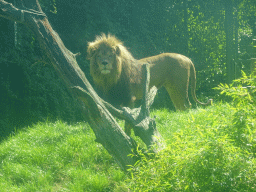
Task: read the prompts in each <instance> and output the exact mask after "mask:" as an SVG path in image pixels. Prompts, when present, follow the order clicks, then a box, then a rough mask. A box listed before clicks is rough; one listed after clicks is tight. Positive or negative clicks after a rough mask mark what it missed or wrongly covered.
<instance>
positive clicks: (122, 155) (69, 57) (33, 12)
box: [0, 0, 164, 170]
mask: <svg viewBox="0 0 256 192" xmlns="http://www.w3.org/2000/svg"><path fill="white" fill-rule="evenodd" d="M22 2H23V4H20V7H19V8H17V7H14V6H13V5H12V4H10V3H7V2H5V1H4V0H0V16H2V17H5V18H6V19H10V20H13V21H16V22H20V23H23V24H25V25H27V26H28V27H29V28H30V29H31V30H32V32H33V33H34V34H35V37H36V39H37V40H38V41H39V44H40V46H41V49H42V51H43V53H44V55H45V60H47V62H49V63H51V64H52V65H53V66H54V68H55V70H56V71H57V72H58V74H59V76H60V77H61V78H62V79H63V80H64V81H65V83H66V85H67V86H68V87H69V88H72V89H70V91H71V92H72V93H73V94H75V96H77V97H78V98H79V99H80V100H81V101H83V102H84V103H85V105H86V110H87V113H88V119H87V120H88V122H89V125H90V126H91V128H92V129H93V131H94V133H95V135H96V141H97V142H99V143H101V144H102V145H103V147H104V148H105V149H106V150H107V151H108V152H109V153H110V154H111V155H112V156H113V157H114V158H115V160H116V161H117V163H118V164H119V165H120V167H121V168H123V169H124V170H125V169H126V168H127V165H133V164H134V163H135V162H136V161H137V160H138V158H139V157H138V156H137V155H136V154H135V155H133V156H131V155H130V154H133V153H136V148H137V147H136V143H135V142H134V140H133V139H132V138H131V137H129V136H128V135H126V134H125V132H124V131H123V130H122V129H121V127H120V126H119V125H118V124H117V122H116V120H115V119H114V117H113V116H112V115H111V114H110V112H109V111H108V110H107V108H108V109H109V110H110V111H112V112H113V114H114V115H116V116H117V117H118V118H121V119H125V120H126V121H127V122H129V123H131V124H132V125H133V126H134V131H135V133H136V134H137V135H139V136H141V138H142V140H143V141H144V142H145V143H146V144H147V146H148V147H150V148H151V149H153V148H152V146H153V145H154V146H155V145H157V146H159V147H157V148H154V149H153V151H154V152H157V151H159V150H160V149H162V148H163V146H164V145H162V142H160V140H159V138H161V136H160V134H159V133H158V132H157V130H156V127H155V122H154V120H153V119H151V118H149V107H150V106H151V104H152V103H153V100H154V96H155V93H156V88H154V89H152V90H151V94H150V97H151V99H149V98H146V99H144V100H145V101H144V103H145V105H143V106H142V108H143V109H144V110H141V109H140V108H139V109H133V110H130V109H129V108H124V109H123V110H117V109H115V108H114V107H113V106H111V105H110V104H108V103H106V102H105V101H103V100H102V99H101V98H100V97H99V96H98V95H97V93H96V92H95V91H94V89H93V88H92V86H91V85H90V83H89V82H88V80H87V78H86V77H85V75H84V73H83V72H82V71H81V69H80V67H79V66H78V64H77V62H76V54H73V53H72V52H70V51H69V50H68V49H67V48H66V47H65V46H64V44H63V42H62V40H61V39H60V37H59V35H58V34H57V33H56V32H55V31H54V30H53V29H52V27H51V25H50V23H49V21H48V18H47V16H46V15H45V14H44V13H43V12H42V9H41V7H40V5H39V3H38V0H23V1H22ZM147 70H148V69H147ZM146 75H147V79H148V80H147V81H146V82H147V83H149V78H148V75H149V74H148V73H146ZM145 86H146V87H145V91H146V93H145V95H147V89H148V85H145ZM106 107H107V108H106ZM145 110H146V112H144V111H145ZM137 112H138V113H137ZM143 130H144V131H143ZM143 134H146V135H143ZM156 136H157V137H156Z"/></svg>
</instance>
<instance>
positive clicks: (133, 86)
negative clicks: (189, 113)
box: [87, 34, 212, 110]
mask: <svg viewBox="0 0 256 192" xmlns="http://www.w3.org/2000/svg"><path fill="white" fill-rule="evenodd" d="M87 52H88V59H90V70H91V71H90V72H91V75H92V77H93V80H94V83H95V85H96V86H97V88H98V91H99V92H101V93H102V95H101V96H105V97H106V99H107V101H108V100H109V102H110V103H115V101H117V102H116V104H117V105H124V106H127V105H128V106H132V103H133V102H134V100H135V99H140V98H141V97H142V84H141V77H142V74H141V66H142V64H143V63H148V64H150V87H152V86H154V85H155V86H156V87H157V88H160V87H162V86H163V87H165V88H166V90H167V91H168V93H169V95H170V97H171V100H172V102H173V104H174V106H175V108H176V110H185V109H187V108H189V107H190V106H191V103H190V101H189V98H188V86H189V79H190V78H191V90H192V96H193V99H194V100H195V101H196V102H197V103H198V104H201V105H210V104H211V103H212V100H211V99H210V100H209V101H208V102H207V103H201V102H199V101H198V100H197V98H196V94H195V88H196V72H195V67H194V65H193V63H192V61H191V60H190V59H189V58H187V57H186V56H183V55H180V54H176V53H163V54H160V55H157V56H153V57H148V58H144V59H141V60H136V59H134V58H133V56H132V55H131V54H130V52H129V51H128V50H127V49H126V48H125V47H124V46H123V44H122V42H121V41H119V40H118V39H117V38H116V37H114V36H111V35H108V36H106V35H105V34H103V35H102V36H98V37H96V40H95V41H94V42H91V43H89V46H88V50H87ZM106 55H112V59H108V58H111V56H110V57H106ZM103 98H104V97H103Z"/></svg>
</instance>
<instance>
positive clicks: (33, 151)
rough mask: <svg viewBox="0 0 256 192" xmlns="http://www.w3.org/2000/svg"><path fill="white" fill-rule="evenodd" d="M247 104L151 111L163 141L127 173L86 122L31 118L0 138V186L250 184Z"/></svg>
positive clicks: (254, 165)
mask: <svg viewBox="0 0 256 192" xmlns="http://www.w3.org/2000/svg"><path fill="white" fill-rule="evenodd" d="M248 110H249V109H248ZM248 110H247V109H246V108H241V107H240V108H237V107H236V106H235V105H231V104H222V103H219V104H215V106H211V107H207V108H205V109H200V108H199V109H192V110H189V111H186V112H171V111H168V110H167V109H162V110H153V111H152V114H151V115H152V117H153V116H156V122H157V128H158V130H159V132H160V133H161V135H162V136H163V137H164V139H165V141H166V143H167V147H166V149H165V150H163V151H162V152H160V153H159V154H158V155H157V156H155V158H152V159H150V158H148V157H144V156H143V155H142V157H143V158H142V160H141V161H140V162H138V163H137V164H136V165H135V166H134V167H131V169H130V171H129V174H125V173H124V172H122V170H121V169H120V168H119V167H118V165H117V164H116V163H115V161H114V160H113V159H112V157H111V156H110V155H109V154H108V153H107V152H106V150H105V149H104V148H103V147H102V146H101V145H100V144H98V143H96V142H95V141H94V140H95V136H94V134H93V132H92V130H91V129H90V128H89V126H88V125H87V124H86V123H77V124H75V125H68V124H66V123H63V122H61V121H57V122H55V123H49V122H45V123H39V124H36V125H34V126H32V127H29V128H25V129H23V130H22V131H19V132H17V133H16V134H15V135H13V136H11V137H9V138H6V139H5V140H4V141H2V142H1V143H0V189H4V191H10V192H13V191H14V192H15V191H26V192H27V191H120V192H121V191H143V192H144V191H256V184H255V183H256V161H255V152H256V129H255V123H256V121H255V118H254V115H256V112H255V111H248ZM250 110H251V109H250ZM133 137H134V136H133ZM136 141H138V142H140V140H139V139H138V138H136ZM140 144H141V143H140Z"/></svg>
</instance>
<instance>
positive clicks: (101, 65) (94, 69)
mask: <svg viewBox="0 0 256 192" xmlns="http://www.w3.org/2000/svg"><path fill="white" fill-rule="evenodd" d="M87 58H88V59H89V60H90V73H91V76H92V77H93V80H94V82H95V84H96V85H97V86H98V87H100V88H101V89H102V90H103V92H108V91H109V89H111V88H112V87H113V86H114V85H115V84H116V83H117V82H118V81H119V80H120V78H121V74H122V71H123V72H124V73H126V72H128V71H129V70H126V69H127V68H130V67H129V63H130V62H131V61H132V60H133V57H132V55H131V54H130V53H129V52H128V51H127V50H126V48H125V47H124V46H123V45H122V42H121V41H119V40H118V39H117V38H116V37H115V36H112V35H108V36H106V35H105V34H102V35H101V36H97V37H96V40H95V41H93V42H90V43H89V44H88V49H87ZM128 76H129V75H128Z"/></svg>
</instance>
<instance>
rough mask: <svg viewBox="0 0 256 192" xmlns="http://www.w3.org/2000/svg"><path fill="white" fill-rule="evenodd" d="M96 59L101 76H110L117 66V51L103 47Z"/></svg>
mask: <svg viewBox="0 0 256 192" xmlns="http://www.w3.org/2000/svg"><path fill="white" fill-rule="evenodd" d="M95 59H96V63H95V64H96V65H97V67H98V70H99V71H100V72H101V74H103V75H107V74H110V73H111V71H112V70H113V68H114V67H115V64H116V51H115V50H114V48H112V47H109V46H102V47H101V48H100V49H98V51H97V54H96V58H95Z"/></svg>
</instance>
